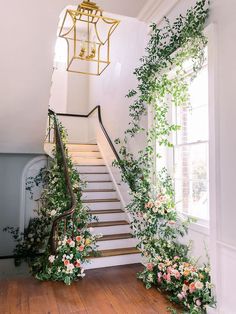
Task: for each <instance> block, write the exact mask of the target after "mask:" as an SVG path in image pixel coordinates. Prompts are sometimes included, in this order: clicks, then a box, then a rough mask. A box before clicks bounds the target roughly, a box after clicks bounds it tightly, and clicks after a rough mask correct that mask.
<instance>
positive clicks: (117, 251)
mask: <svg viewBox="0 0 236 314" xmlns="http://www.w3.org/2000/svg"><path fill="white" fill-rule="evenodd" d="M98 253H99V254H100V255H99V256H98V258H99V257H109V256H118V255H129V254H139V253H140V251H139V250H138V249H136V248H135V247H130V248H123V249H112V250H102V251H98Z"/></svg>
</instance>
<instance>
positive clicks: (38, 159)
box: [19, 155, 47, 232]
mask: <svg viewBox="0 0 236 314" xmlns="http://www.w3.org/2000/svg"><path fill="white" fill-rule="evenodd" d="M42 161H45V163H46V162H47V155H41V156H38V157H35V158H33V159H32V160H30V161H29V162H28V163H27V164H26V165H25V167H24V169H23V172H22V176H21V192H20V215H19V228H20V232H23V231H24V229H25V220H26V198H27V193H26V190H25V183H26V179H27V175H28V171H29V169H30V168H32V166H34V165H36V164H38V163H40V162H42Z"/></svg>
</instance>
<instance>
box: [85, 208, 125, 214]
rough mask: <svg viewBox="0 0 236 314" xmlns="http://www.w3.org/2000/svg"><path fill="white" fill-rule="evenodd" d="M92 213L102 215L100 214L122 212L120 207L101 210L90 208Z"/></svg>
mask: <svg viewBox="0 0 236 314" xmlns="http://www.w3.org/2000/svg"><path fill="white" fill-rule="evenodd" d="M89 213H90V214H92V215H102V214H124V211H123V210H122V209H101V210H90V211H89Z"/></svg>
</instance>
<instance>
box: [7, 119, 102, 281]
mask: <svg viewBox="0 0 236 314" xmlns="http://www.w3.org/2000/svg"><path fill="white" fill-rule="evenodd" d="M59 127H60V134H61V136H62V140H63V145H64V150H65V152H66V162H67V166H68V171H69V176H70V180H71V184H72V187H73V192H74V194H75V196H76V203H77V205H76V208H75V212H74V214H73V216H72V217H69V218H67V219H65V220H62V221H60V222H59V223H58V225H57V232H56V236H57V238H56V241H57V250H56V253H55V255H51V246H50V243H49V239H50V235H51V229H52V224H53V221H54V220H55V219H56V218H57V217H58V216H60V215H61V214H63V213H64V212H65V211H68V208H70V203H71V199H70V197H69V195H68V191H67V184H66V180H65V176H64V173H63V171H62V156H61V152H60V150H57V149H56V148H54V150H53V158H52V159H49V166H48V168H47V169H46V170H45V171H44V172H40V176H41V179H42V182H43V191H42V194H41V198H40V203H41V206H40V207H39V208H38V209H37V210H36V212H37V217H36V218H33V219H31V220H30V222H29V226H28V227H27V228H26V230H25V232H24V233H23V234H20V233H19V230H18V229H14V228H6V230H7V231H9V232H11V233H12V235H13V237H14V239H15V241H16V242H17V245H16V248H15V251H14V253H15V255H17V256H19V257H21V258H20V259H24V260H26V261H27V262H28V263H29V266H30V271H31V273H32V274H33V275H34V276H35V277H36V278H37V279H39V280H54V281H64V282H65V283H66V284H70V283H71V282H72V281H74V280H78V279H79V278H80V277H83V276H84V269H83V265H84V264H85V263H86V262H88V256H89V255H90V254H91V253H93V254H94V253H95V251H96V237H95V236H93V235H92V234H91V232H90V229H89V228H88V223H89V222H91V220H92V219H94V218H95V217H92V216H91V215H90V213H89V212H88V209H87V208H85V207H84V206H83V204H82V202H81V194H82V193H81V189H82V188H83V186H84V183H83V182H82V181H81V179H80V176H79V174H78V172H77V170H76V169H75V168H74V166H73V163H72V160H71V158H70V157H69V156H68V152H67V148H66V138H67V134H66V131H65V129H64V128H63V127H62V125H61V124H59ZM38 179H39V176H37V178H36V181H35V180H33V178H30V184H27V188H28V190H30V191H29V192H30V193H31V194H30V195H32V187H33V185H34V184H36V185H38V184H40V182H39V180H38ZM18 262H19V258H18Z"/></svg>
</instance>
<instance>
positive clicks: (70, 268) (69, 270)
mask: <svg viewBox="0 0 236 314" xmlns="http://www.w3.org/2000/svg"><path fill="white" fill-rule="evenodd" d="M66 268H67V271H68V272H72V271H73V269H74V268H75V266H74V265H73V264H68V265H67V266H66Z"/></svg>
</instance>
